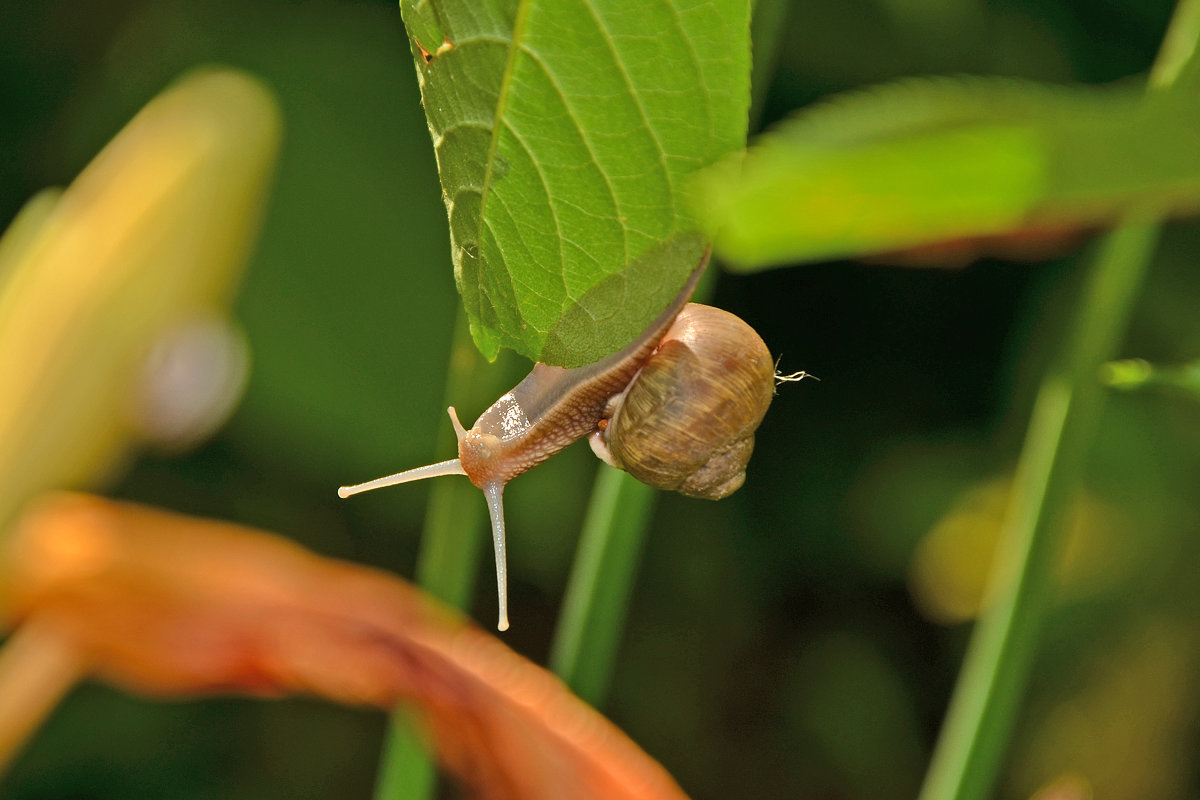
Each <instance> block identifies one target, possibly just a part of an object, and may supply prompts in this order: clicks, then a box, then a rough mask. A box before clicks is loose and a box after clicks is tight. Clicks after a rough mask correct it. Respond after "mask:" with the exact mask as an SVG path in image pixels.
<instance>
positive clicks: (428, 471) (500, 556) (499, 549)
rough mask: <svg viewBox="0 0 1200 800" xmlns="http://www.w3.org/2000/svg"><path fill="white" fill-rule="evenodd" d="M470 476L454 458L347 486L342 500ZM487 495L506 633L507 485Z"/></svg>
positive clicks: (487, 488) (457, 429) (459, 430)
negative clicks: (414, 483) (402, 485)
mask: <svg viewBox="0 0 1200 800" xmlns="http://www.w3.org/2000/svg"><path fill="white" fill-rule="evenodd" d="M449 412H450V421H451V423H453V425H454V433H455V434H456V435H457V436H458V441H459V445H460V446H461V445H462V442H463V439H464V438H465V437H466V435H467V431H466V430H465V429H464V428H463V425H462V423H461V422H459V420H458V415H457V414H456V413H454V408H453V407H451V408H450V409H449ZM460 452H461V451H460ZM466 474H467V472H466V470H464V469H463V466H462V462H461V461H460V460H459V459H457V458H452V459H450V460H449V461H439V462H438V463H436V464H429V465H427V466H424V467H417V468H415V469H409V470H405V471H404V472H397V473H396V474H395V475H387V476H385V477H383V478H376V479H375V480H373V481H367V482H366V483H359V484H356V485H354V486H343V487H341V488H339V489H338V497H342V498H345V497H349V496H350V495H354V494H358V493H359V492H369V491H371V490H372V489H382V488H383V487H384V486H395V485H396V484H398V483H408V482H409V481H419V480H424V479H425V478H437V477H440V476H442V475H466ZM483 494H484V497H485V498H487V504H488V515H489V516H490V517H491V519H492V543H493V546H494V548H495V551H496V591H497V594H498V596H499V605H500V620H499V622H498V623H497V625H496V627H497V628H498V629H499V630H502V631H506V630H508V558H507V556H506V554H505V547H504V498H503V494H504V484H503V483H502V482H501V481H491V482H489V483H486V484H484V485H483Z"/></svg>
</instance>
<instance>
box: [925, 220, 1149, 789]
mask: <svg viewBox="0 0 1200 800" xmlns="http://www.w3.org/2000/svg"><path fill="white" fill-rule="evenodd" d="M1157 238H1158V229H1157V226H1155V225H1153V224H1150V223H1133V222H1130V223H1126V224H1124V225H1122V226H1121V227H1120V228H1118V229H1117V230H1116V231H1114V232H1113V233H1111V234H1109V235H1108V236H1107V237H1105V239H1104V240H1103V242H1102V244H1101V250H1100V253H1099V256H1098V257H1097V260H1096V264H1095V266H1094V267H1093V268H1092V270H1091V273H1090V275H1089V276H1088V281H1087V285H1086V287H1085V289H1084V291H1083V292H1082V294H1081V296H1080V305H1079V309H1078V314H1077V319H1076V322H1075V326H1074V330H1073V333H1072V336H1071V339H1070V340H1069V342H1068V343H1067V345H1066V347H1065V349H1064V351H1063V352H1062V353H1061V355H1060V359H1059V363H1058V364H1057V365H1056V366H1055V367H1054V368H1053V369H1052V370H1051V371H1050V372H1049V373H1048V374H1047V375H1046V376H1045V378H1043V380H1042V384H1041V387H1040V389H1039V391H1038V395H1037V399H1036V401H1035V404H1034V409H1033V415H1032V418H1031V419H1030V423H1029V429H1028V432H1027V434H1026V438H1025V446H1024V448H1023V450H1022V452H1021V460H1020V463H1019V465H1018V468H1017V474H1016V478H1015V481H1014V487H1013V495H1012V500H1011V502H1010V505H1009V507H1008V511H1007V514H1006V516H1005V523H1004V527H1003V529H1002V533H1001V541H1000V545H999V548H998V551H997V557H996V561H995V566H994V568H993V572H992V576H991V578H990V581H989V583H990V589H989V597H990V601H989V608H988V611H987V612H986V613H985V614H984V615H983V616H982V617H981V618H980V621H979V623H978V624H977V626H976V629H975V631H974V633H973V634H972V637H971V643H970V647H969V649H968V651H967V656H966V660H965V662H964V664H963V667H962V671H961V673H960V674H959V678H958V683H957V685H956V687H955V690H954V696H953V698H952V699H951V703H950V709H949V711H948V712H947V716H946V721H945V723H944V725H943V727H942V731H941V733H940V735H939V736H938V746H937V749H936V751H935V753H934V757H933V762H932V764H931V766H930V769H929V774H928V775H927V777H926V782H925V785H924V787H923V789H922V792H921V795H920V800H982V799H983V798H985V797H988V796H989V794H990V792H991V789H992V784H993V783H994V781H995V777H996V774H997V772H998V770H999V766H1000V762H1001V759H1002V758H1003V757H1004V754H1005V752H1006V751H1007V743H1008V739H1009V736H1010V734H1011V731H1012V728H1013V725H1014V724H1015V721H1016V716H1017V712H1018V710H1019V708H1020V701H1021V697H1022V694H1023V692H1024V689H1025V685H1026V683H1027V681H1028V679H1029V674H1030V670H1031V667H1032V663H1033V657H1034V652H1035V649H1036V645H1037V639H1038V633H1039V631H1040V626H1041V622H1042V619H1043V618H1044V616H1045V614H1046V610H1047V607H1048V605H1049V604H1050V602H1051V599H1052V598H1051V597H1050V589H1051V586H1052V584H1053V574H1054V570H1053V566H1054V564H1055V560H1056V558H1057V557H1058V555H1059V551H1058V548H1059V543H1060V540H1061V538H1062V531H1063V530H1064V529H1065V527H1066V526H1065V520H1066V517H1067V514H1068V512H1069V510H1070V506H1071V502H1072V500H1073V498H1074V493H1075V490H1076V488H1077V487H1078V483H1079V477H1080V473H1081V470H1082V462H1083V459H1084V456H1085V454H1086V452H1087V448H1088V444H1089V442H1090V439H1091V436H1092V431H1093V429H1094V426H1095V423H1096V421H1097V418H1098V416H1099V412H1100V407H1101V401H1102V398H1103V394H1102V392H1101V389H1100V386H1099V385H1098V383H1097V382H1096V378H1095V376H1096V371H1097V369H1098V368H1099V367H1100V365H1101V364H1102V363H1103V362H1104V360H1105V359H1106V358H1107V357H1108V356H1109V355H1110V354H1111V353H1112V352H1113V350H1114V349H1115V348H1116V346H1117V345H1118V343H1119V342H1120V338H1121V335H1122V333H1123V332H1124V329H1125V325H1126V322H1127V320H1128V318H1129V314H1130V310H1131V309H1132V306H1133V301H1134V299H1135V298H1136V296H1137V293H1138V288H1139V286H1140V284H1141V282H1142V278H1143V276H1144V275H1145V272H1146V269H1147V266H1148V264H1149V261H1150V258H1151V255H1152V253H1153V250H1154V245H1155V243H1156V242H1157Z"/></svg>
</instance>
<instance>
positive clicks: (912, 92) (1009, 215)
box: [694, 78, 1200, 268]
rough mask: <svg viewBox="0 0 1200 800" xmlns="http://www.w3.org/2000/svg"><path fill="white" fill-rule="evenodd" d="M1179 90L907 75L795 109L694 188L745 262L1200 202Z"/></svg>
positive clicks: (1198, 164)
mask: <svg viewBox="0 0 1200 800" xmlns="http://www.w3.org/2000/svg"><path fill="white" fill-rule="evenodd" d="M1198 123H1200V107H1198V106H1197V104H1196V103H1195V102H1194V100H1193V99H1192V97H1191V96H1190V95H1189V94H1187V93H1182V92H1180V93H1161V94H1159V95H1155V96H1153V97H1149V98H1146V97H1143V96H1142V95H1140V94H1139V93H1137V92H1135V91H1133V89H1132V87H1130V88H1124V87H1120V88H1102V89H1097V88H1066V87H1050V86H1042V85H1038V84H1032V83H1027V82H1022V81H1015V80H1009V79H996V78H982V79H981V78H954V79H951V78H938V79H924V80H907V81H901V82H898V83H896V84H892V85H888V86H883V87H879V88H875V89H872V90H867V91H864V92H859V93H855V94H852V95H848V96H845V97H841V98H835V99H833V100H832V101H827V102H825V103H822V104H820V105H818V106H816V107H814V108H812V109H810V110H807V111H804V112H802V113H800V114H799V115H797V116H796V117H794V118H793V119H791V120H790V121H788V122H787V123H785V124H783V125H782V126H781V127H780V128H778V129H777V130H775V131H773V132H772V133H769V134H767V135H765V136H764V137H762V139H761V140H760V141H759V143H758V144H757V145H756V146H754V147H753V148H751V150H750V151H749V153H748V154H747V155H745V156H744V157H740V158H731V159H727V160H726V161H724V162H723V163H721V164H719V165H717V166H715V167H713V168H711V169H709V170H706V171H705V172H704V173H702V174H701V175H700V176H699V178H698V180H697V182H696V193H695V196H694V201H695V203H696V206H697V208H698V211H699V214H700V216H701V218H702V220H703V223H704V228H705V230H706V231H707V232H708V233H709V234H710V235H711V236H712V237H713V239H714V246H715V248H716V250H717V253H718V254H719V255H721V256H722V257H724V258H725V259H727V260H729V261H732V262H735V263H736V264H738V265H740V266H742V267H745V268H753V267H763V266H769V265H772V264H780V263H787V262H792V261H801V260H812V259H822V258H831V257H845V256H859V255H868V254H872V253H879V252H886V251H892V250H900V249H904V248H910V247H918V246H923V245H929V244H934V243H938V242H944V241H947V240H952V239H958V238H964V237H972V236H988V235H996V234H1003V233H1009V232H1014V231H1018V230H1021V229H1023V228H1029V227H1038V228H1046V227H1076V226H1089V225H1097V224H1104V223H1109V222H1112V221H1114V220H1115V219H1116V218H1118V217H1119V216H1121V215H1123V214H1128V213H1141V212H1154V213H1165V212H1178V211H1190V210H1194V209H1196V208H1200V138H1197V137H1196V136H1195V130H1196V126H1197V124H1198Z"/></svg>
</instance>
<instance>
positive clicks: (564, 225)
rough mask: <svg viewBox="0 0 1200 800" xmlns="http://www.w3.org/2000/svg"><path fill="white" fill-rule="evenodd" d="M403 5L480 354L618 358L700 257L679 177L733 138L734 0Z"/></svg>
mask: <svg viewBox="0 0 1200 800" xmlns="http://www.w3.org/2000/svg"><path fill="white" fill-rule="evenodd" d="M402 11H403V15H404V19H405V23H406V24H407V25H408V26H409V32H410V35H412V36H414V37H415V38H417V39H418V40H419V41H420V46H418V45H416V44H414V46H413V55H414V59H415V62H416V65H417V72H418V78H419V81H420V84H421V95H422V98H423V100H424V106H425V112H426V115H427V117H428V120H429V128H430V132H431V133H432V136H433V143H434V151H435V153H436V155H437V162H438V171H439V174H440V176H441V182H442V190H443V193H444V199H445V202H446V209H447V213H448V214H449V218H450V238H451V248H452V252H453V258H454V268H455V278H456V280H457V283H458V288H459V291H460V293H461V294H462V297H463V301H464V304H465V306H466V309H467V313H468V315H469V317H470V320H471V332H472V335H473V337H474V339H475V342H476V344H477V345H478V346H479V348H480V350H481V351H482V352H483V353H484V354H485V355H486V356H488V357H489V358H493V357H494V356H495V355H496V353H497V352H498V350H499V348H500V347H511V348H513V349H515V350H517V351H518V352H520V353H522V354H524V355H526V356H529V357H530V358H535V359H538V360H541V361H546V362H549V363H554V364H562V365H565V366H578V365H580V364H585V363H589V362H591V361H594V360H596V359H598V358H600V357H602V356H604V355H606V354H608V353H610V352H613V351H615V350H617V349H619V348H620V347H621V346H623V345H624V344H626V343H627V342H629V341H630V340H631V339H633V338H634V337H635V336H636V335H637V334H638V333H639V332H640V331H641V330H642V329H643V328H644V327H645V326H646V325H647V324H648V323H649V322H650V320H651V319H653V317H654V316H655V315H656V314H657V313H658V312H660V311H661V310H662V309H663V308H664V307H665V306H666V305H667V304H668V303H669V302H670V300H671V298H672V297H673V296H674V295H675V293H676V292H677V291H678V290H679V288H680V287H681V286H682V285H683V282H684V281H685V279H686V278H687V275H688V274H689V273H690V272H691V271H692V270H694V269H695V267H696V265H697V264H698V263H699V261H700V258H701V255H702V253H703V251H704V249H705V247H706V242H705V240H704V239H703V237H702V236H701V235H700V234H698V233H697V232H696V220H695V218H694V216H693V215H692V214H691V213H690V212H689V210H688V206H687V203H686V198H685V191H686V187H687V185H688V183H689V181H690V177H691V175H692V173H693V172H695V171H696V170H697V169H698V168H700V167H703V166H706V165H709V164H711V163H714V162H715V161H717V160H718V159H720V158H721V157H723V156H725V155H727V154H728V153H730V152H733V151H736V150H739V149H740V148H741V147H742V146H743V144H744V142H745V135H746V119H747V109H748V105H749V72H750V47H749V4H748V2H747V0H702V1H700V2H697V1H695V0H693V1H691V2H689V1H688V0H647V2H637V3H634V2H631V1H630V0H523V1H520V2H518V0H482V1H481V0H471V1H470V2H467V0H440V1H439V0H429V2H424V3H404V4H403V5H402ZM431 31H433V32H434V33H433V35H436V31H441V32H443V33H444V40H443V41H442V43H441V45H440V46H439V47H438V48H437V49H436V50H434V51H430V49H429V44H428V42H427V41H426V39H427V38H428V37H429V36H430V32H431Z"/></svg>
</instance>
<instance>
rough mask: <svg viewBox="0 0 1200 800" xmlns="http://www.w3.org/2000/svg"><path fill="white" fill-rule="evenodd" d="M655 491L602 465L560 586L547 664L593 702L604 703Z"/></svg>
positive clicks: (576, 691) (587, 699)
mask: <svg viewBox="0 0 1200 800" xmlns="http://www.w3.org/2000/svg"><path fill="white" fill-rule="evenodd" d="M654 498H655V490H654V489H652V488H650V487H649V486H647V485H645V484H644V483H639V482H638V481H637V480H636V479H635V478H633V477H632V476H630V475H629V474H627V473H625V472H621V471H620V470H616V469H612V468H610V467H605V466H602V467H601V468H600V472H599V474H598V475H597V476H596V487H595V489H594V490H593V492H592V500H591V503H590V504H589V505H588V510H587V516H586V518H585V519H584V522H583V531H582V533H581V534H580V538H579V552H578V554H577V555H576V556H575V566H574V568H573V569H572V571H571V577H570V580H569V581H568V583H567V594H566V597H565V598H564V600H563V607H562V611H561V612H560V616H559V620H558V627H557V629H556V630H555V632H554V644H553V646H552V648H551V651H550V669H551V670H553V671H554V672H555V674H557V675H558V676H559V677H560V678H562V679H563V681H565V682H566V684H567V686H570V687H571V689H572V691H574V692H575V694H577V695H578V696H579V697H581V698H583V699H584V700H586V701H587V702H589V703H591V704H592V705H593V706H599V705H600V704H601V703H602V702H603V701H604V696H605V694H606V693H607V691H608V683H609V680H610V678H611V676H612V669H613V665H614V663H615V661H616V654H617V649H618V647H619V645H620V639H621V631H622V630H623V629H624V627H625V615H626V611H627V609H628V606H629V595H630V592H631V591H632V589H633V581H634V579H635V578H636V576H637V572H638V561H639V560H640V557H641V552H642V545H643V543H644V541H645V538H646V530H647V528H648V527H649V525H650V518H651V514H652V512H653V510H654Z"/></svg>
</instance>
